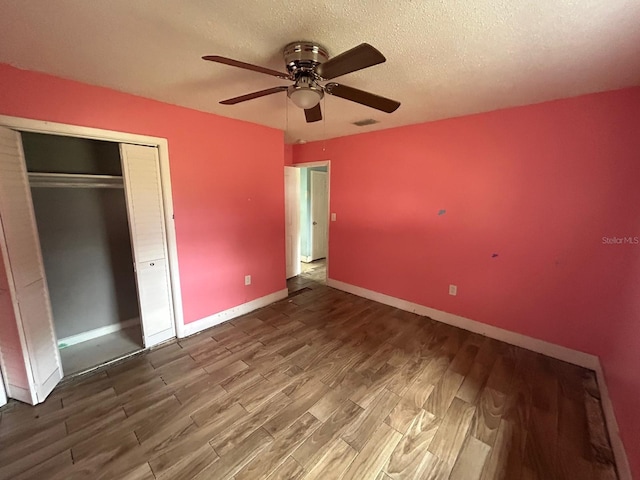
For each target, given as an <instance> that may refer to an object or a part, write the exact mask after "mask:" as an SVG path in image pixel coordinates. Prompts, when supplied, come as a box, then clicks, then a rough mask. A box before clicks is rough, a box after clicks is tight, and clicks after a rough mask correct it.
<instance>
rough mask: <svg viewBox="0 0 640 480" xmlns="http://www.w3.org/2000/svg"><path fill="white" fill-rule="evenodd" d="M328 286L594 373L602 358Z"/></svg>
mask: <svg viewBox="0 0 640 480" xmlns="http://www.w3.org/2000/svg"><path fill="white" fill-rule="evenodd" d="M327 285H328V286H330V287H333V288H336V289H338V290H343V291H345V292H349V293H353V294H354V295H357V296H359V297H364V298H368V299H369V300H374V301H376V302H378V303H384V304H385V305H390V306H392V307H396V308H399V309H400V310H406V311H407V312H412V313H417V314H418V315H423V316H425V317H430V318H432V319H434V320H437V321H439V322H442V323H446V324H447V325H452V326H454V327H458V328H462V329H463V330H468V331H470V332H474V333H478V334H480V335H484V336H486V337H490V338H493V339H495V340H500V341H501V342H505V343H509V344H511V345H515V346H517V347H522V348H526V349H527V350H532V351H534V352H537V353H541V354H543V355H546V356H548V357H552V358H557V359H558V360H562V361H564V362H568V363H573V364H574V365H579V366H581V367H585V368H589V369H591V370H595V369H596V366H597V365H599V362H598V357H596V356H595V355H590V354H588V353H584V352H579V351H577V350H572V349H570V348H566V347H561V346H560V345H555V344H553V343H549V342H545V341H544V340H538V339H537V338H533V337H528V336H526V335H522V334H520V333H515V332H511V331H509V330H505V329H503V328H499V327H494V326H492V325H487V324H485V323H482V322H478V321H476V320H471V319H470V318H465V317H461V316H459V315H454V314H453V313H448V312H443V311H442V310H436V309H435V308H430V307H425V306H424V305H419V304H417V303H413V302H409V301H407V300H402V299H401V298H396V297H392V296H390V295H385V294H384V293H378V292H374V291H373V290H367V289H366V288H362V287H357V286H355V285H351V284H348V283H344V282H340V281H338V280H333V279H331V278H330V279H328V280H327Z"/></svg>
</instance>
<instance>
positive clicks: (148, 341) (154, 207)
mask: <svg viewBox="0 0 640 480" xmlns="http://www.w3.org/2000/svg"><path fill="white" fill-rule="evenodd" d="M120 153H121V156H122V172H123V176H124V183H125V191H126V194H127V211H128V214H129V225H130V228H131V244H132V247H133V259H134V263H135V265H134V267H135V271H136V281H137V284H138V298H139V305H140V317H141V323H142V333H143V336H144V344H145V347H151V346H153V345H156V344H158V343H160V342H164V341H165V340H168V339H170V338H172V337H175V335H176V332H175V323H174V320H173V303H172V297H171V278H170V273H169V262H168V258H167V241H166V235H165V224H164V209H163V206H162V184H161V178H160V162H159V159H158V150H157V149H156V148H155V147H146V146H142V145H130V144H126V143H122V144H120Z"/></svg>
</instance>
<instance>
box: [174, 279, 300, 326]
mask: <svg viewBox="0 0 640 480" xmlns="http://www.w3.org/2000/svg"><path fill="white" fill-rule="evenodd" d="M288 295H289V291H288V290H287V289H286V288H283V289H282V290H279V291H277V292H274V293H271V294H269V295H265V296H264V297H260V298H256V299H255V300H251V301H250V302H247V303H243V304H242V305H238V306H237V307H233V308H230V309H228V310H224V311H222V312H219V313H215V314H213V315H210V316H208V317H205V318H201V319H200V320H196V321H195V322H191V323H187V324H186V325H184V326H183V327H182V328H181V329H180V330H181V332H178V335H179V337H180V338H184V337H188V336H189V335H195V334H196V333H198V332H201V331H202V330H206V329H207V328H211V327H214V326H216V325H218V324H220V323H222V322H226V321H227V320H231V319H232V318H236V317H240V316H242V315H245V314H247V313H249V312H252V311H254V310H257V309H258V308H262V307H266V306H267V305H270V304H272V303H274V302H277V301H278V300H282V299H283V298H287V296H288Z"/></svg>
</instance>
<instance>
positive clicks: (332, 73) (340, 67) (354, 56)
mask: <svg viewBox="0 0 640 480" xmlns="http://www.w3.org/2000/svg"><path fill="white" fill-rule="evenodd" d="M386 61H387V59H386V58H384V55H382V53H380V52H379V51H378V50H376V49H375V48H373V47H372V46H371V45H369V44H368V43H362V44H360V45H358V46H357V47H353V48H352V49H351V50H347V51H346V52H343V53H341V54H340V55H338V56H336V57H333V58H331V59H329V60H328V61H326V62H325V63H322V64H320V65H318V69H317V73H318V75H320V76H321V77H322V78H324V79H325V80H331V79H332V78H336V77H339V76H341V75H344V74H346V73H351V72H355V71H357V70H362V69H363V68H367V67H372V66H374V65H377V64H379V63H383V62H386Z"/></svg>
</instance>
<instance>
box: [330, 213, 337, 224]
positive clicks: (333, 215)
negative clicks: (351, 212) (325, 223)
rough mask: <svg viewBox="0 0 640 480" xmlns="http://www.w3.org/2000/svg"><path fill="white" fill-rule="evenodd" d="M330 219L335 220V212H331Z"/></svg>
mask: <svg viewBox="0 0 640 480" xmlns="http://www.w3.org/2000/svg"><path fill="white" fill-rule="evenodd" d="M331 221H332V222H335V221H336V214H335V213H332V214H331Z"/></svg>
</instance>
